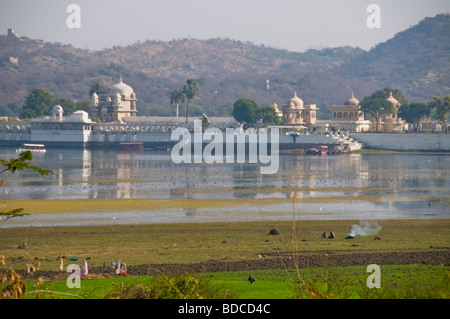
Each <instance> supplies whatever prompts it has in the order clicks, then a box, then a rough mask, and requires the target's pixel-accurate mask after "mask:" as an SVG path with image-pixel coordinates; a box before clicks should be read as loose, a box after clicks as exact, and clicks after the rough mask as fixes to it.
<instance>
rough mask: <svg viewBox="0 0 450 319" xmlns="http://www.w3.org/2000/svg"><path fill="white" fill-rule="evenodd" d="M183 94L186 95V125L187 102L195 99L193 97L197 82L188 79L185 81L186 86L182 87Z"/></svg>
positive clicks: (195, 92)
mask: <svg viewBox="0 0 450 319" xmlns="http://www.w3.org/2000/svg"><path fill="white" fill-rule="evenodd" d="M183 93H184V94H185V95H186V98H187V105H186V123H187V122H188V114H189V102H190V101H191V100H192V99H193V98H195V96H196V95H197V93H198V86H197V81H195V80H194V79H188V80H187V81H186V85H185V86H184V87H183Z"/></svg>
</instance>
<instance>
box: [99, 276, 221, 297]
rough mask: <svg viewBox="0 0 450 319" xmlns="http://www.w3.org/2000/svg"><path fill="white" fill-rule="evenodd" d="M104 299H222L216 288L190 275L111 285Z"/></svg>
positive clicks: (159, 277)
mask: <svg viewBox="0 0 450 319" xmlns="http://www.w3.org/2000/svg"><path fill="white" fill-rule="evenodd" d="M105 298H106V299H214V298H223V295H222V294H221V292H220V291H219V289H217V288H216V287H213V286H211V285H210V284H209V283H208V282H207V281H206V280H204V279H198V278H195V277H194V276H192V275H188V274H185V275H183V276H167V275H165V274H161V275H160V276H158V277H155V278H153V279H152V280H150V281H149V282H147V283H139V282H136V283H131V284H127V283H123V282H122V283H120V284H117V283H113V289H112V291H111V292H110V293H109V294H108V295H107V296H106V297H105Z"/></svg>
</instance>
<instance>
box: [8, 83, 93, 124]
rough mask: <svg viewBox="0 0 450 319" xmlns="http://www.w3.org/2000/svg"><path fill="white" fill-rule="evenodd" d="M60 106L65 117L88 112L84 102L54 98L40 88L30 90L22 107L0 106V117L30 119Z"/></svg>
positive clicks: (47, 113)
mask: <svg viewBox="0 0 450 319" xmlns="http://www.w3.org/2000/svg"><path fill="white" fill-rule="evenodd" d="M55 105H61V106H62V108H63V109H64V113H65V115H70V114H72V113H73V112H75V111H78V110H83V111H89V107H90V104H89V102H86V101H80V102H75V101H72V100H71V99H68V98H64V97H55V96H53V95H52V94H51V93H50V92H48V91H47V90H45V89H42V88H35V89H32V90H31V92H30V93H29V94H28V96H27V97H26V98H25V103H24V104H23V105H18V104H17V103H16V104H14V105H8V106H5V105H0V115H3V116H10V117H13V116H18V117H19V118H21V119H31V118H36V117H42V116H46V115H50V113H51V111H52V108H53V106H55Z"/></svg>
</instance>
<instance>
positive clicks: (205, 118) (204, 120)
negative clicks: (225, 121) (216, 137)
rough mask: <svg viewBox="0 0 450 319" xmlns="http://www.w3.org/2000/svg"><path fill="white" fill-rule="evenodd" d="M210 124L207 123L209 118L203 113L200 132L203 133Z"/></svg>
mask: <svg viewBox="0 0 450 319" xmlns="http://www.w3.org/2000/svg"><path fill="white" fill-rule="evenodd" d="M210 124H211V122H209V118H208V117H207V116H206V114H205V113H203V114H202V131H203V132H204V131H205V130H206V129H207V128H208V126H209V125H210Z"/></svg>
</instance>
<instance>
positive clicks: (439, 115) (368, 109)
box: [360, 88, 450, 132]
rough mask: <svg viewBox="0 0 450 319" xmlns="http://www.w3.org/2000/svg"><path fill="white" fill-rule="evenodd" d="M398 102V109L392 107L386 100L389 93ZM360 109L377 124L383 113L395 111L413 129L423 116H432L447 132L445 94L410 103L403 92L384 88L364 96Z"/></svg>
mask: <svg viewBox="0 0 450 319" xmlns="http://www.w3.org/2000/svg"><path fill="white" fill-rule="evenodd" d="M390 93H392V96H393V97H394V98H395V99H396V100H397V101H399V102H400V104H401V105H400V107H399V108H398V110H396V109H395V108H394V106H393V105H392V103H390V102H389V101H387V100H386V99H387V98H388V96H389V94H390ZM360 105H361V111H363V112H364V113H365V114H368V115H370V117H371V118H373V119H374V120H375V122H376V128H377V130H378V124H379V122H380V120H381V119H382V118H383V116H385V115H389V114H395V113H396V112H398V113H397V115H398V116H399V117H401V118H402V119H403V120H404V121H405V122H406V123H409V124H412V125H413V128H414V131H417V130H418V129H419V123H420V121H421V120H423V119H424V118H428V117H432V118H434V119H435V120H437V121H438V122H439V123H441V124H442V127H443V130H444V131H445V132H447V120H448V114H449V112H450V96H449V95H446V96H444V97H443V98H442V99H441V97H439V96H434V97H433V99H432V100H431V101H429V102H412V103H410V102H409V101H408V100H407V99H406V98H405V96H404V95H403V93H402V92H401V91H400V90H397V89H391V88H384V89H382V90H378V91H376V92H374V93H373V94H372V95H370V96H368V97H365V98H364V99H363V100H362V101H361V102H360Z"/></svg>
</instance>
